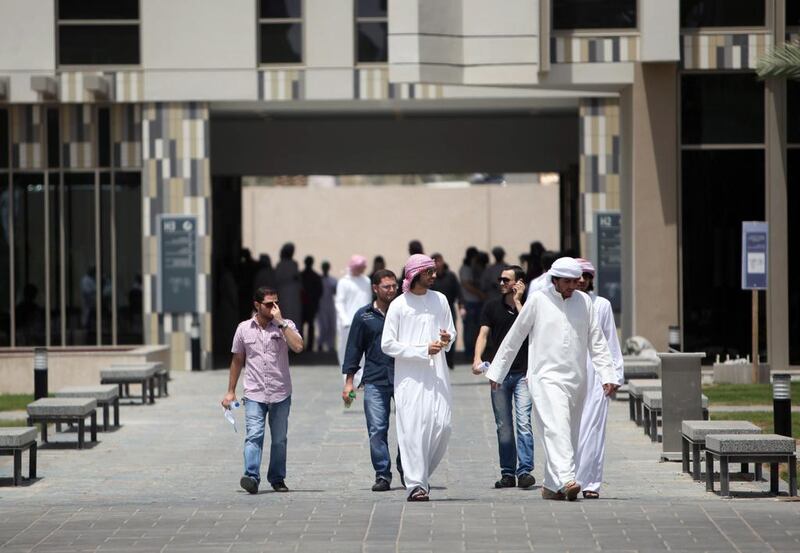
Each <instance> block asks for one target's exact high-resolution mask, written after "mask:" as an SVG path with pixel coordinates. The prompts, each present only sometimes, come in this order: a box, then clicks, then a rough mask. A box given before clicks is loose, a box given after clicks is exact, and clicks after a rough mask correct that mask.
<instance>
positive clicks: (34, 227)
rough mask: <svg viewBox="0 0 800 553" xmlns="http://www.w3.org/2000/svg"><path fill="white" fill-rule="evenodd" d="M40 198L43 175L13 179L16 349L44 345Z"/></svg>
mask: <svg viewBox="0 0 800 553" xmlns="http://www.w3.org/2000/svg"><path fill="white" fill-rule="evenodd" d="M44 195H45V186H44V175H42V174H41V173H17V174H15V175H14V215H13V218H14V220H13V225H14V244H13V248H14V259H15V262H14V283H15V287H14V288H15V294H14V297H15V309H14V310H15V313H16V345H17V346H43V345H45V342H46V335H45V286H46V283H45V282H46V278H47V276H46V274H45V247H44V245H45V239H44V224H45V210H44ZM0 228H2V227H0ZM6 290H7V289H6Z"/></svg>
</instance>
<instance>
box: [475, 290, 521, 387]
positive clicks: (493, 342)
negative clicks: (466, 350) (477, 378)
mask: <svg viewBox="0 0 800 553" xmlns="http://www.w3.org/2000/svg"><path fill="white" fill-rule="evenodd" d="M517 315H519V312H518V311H517V308H516V307H511V306H509V305H507V304H506V303H505V301H504V300H503V298H499V299H494V300H489V301H487V302H486V303H485V304H483V311H481V326H488V327H489V339H488V341H487V344H486V350H485V351H484V352H483V357H482V359H483V360H484V361H491V360H492V359H494V354H495V353H496V352H497V348H499V347H500V344H501V343H502V342H503V338H505V337H506V334H508V331H509V330H511V325H513V324H514V321H515V320H517ZM527 370H528V339H527V338H525V341H524V342H522V346H520V348H519V351H518V352H517V357H516V358H515V359H514V362H513V363H512V364H511V368H510V369H509V371H508V372H510V373H520V372H526V371H527Z"/></svg>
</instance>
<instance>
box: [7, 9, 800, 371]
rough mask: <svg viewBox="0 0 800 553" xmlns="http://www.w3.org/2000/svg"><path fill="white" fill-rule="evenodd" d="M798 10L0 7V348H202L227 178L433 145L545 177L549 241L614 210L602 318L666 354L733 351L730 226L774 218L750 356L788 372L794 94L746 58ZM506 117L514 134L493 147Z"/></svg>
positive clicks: (797, 157)
mask: <svg viewBox="0 0 800 553" xmlns="http://www.w3.org/2000/svg"><path fill="white" fill-rule="evenodd" d="M798 4H800V2H797V1H795V0H736V1H731V0H681V1H680V2H679V1H678V0H605V1H601V0H598V1H592V0H504V1H503V2H500V3H493V2H485V1H481V0H436V1H430V0H226V1H225V2H219V1H217V0H107V1H103V2H86V1H76V0H6V1H4V2H3V3H2V4H0V199H1V201H0V208H1V209H0V215H2V218H3V220H2V229H3V233H2V235H3V236H2V240H0V291H4V292H2V293H0V347H3V348H15V347H28V346H31V345H49V346H81V347H102V346H111V345H121V344H131V343H145V344H168V345H170V346H171V350H172V365H173V367H174V368H188V367H189V366H190V365H191V355H190V351H191V347H190V335H191V333H192V328H193V326H194V327H195V328H197V329H199V335H200V342H201V350H202V352H203V365H204V366H205V367H208V366H210V365H211V364H212V361H211V353H212V351H213V350H214V348H215V346H214V341H215V337H217V336H218V333H217V332H216V331H215V329H214V325H215V324H216V323H215V319H216V316H215V310H216V309H217V306H218V305H219V299H218V298H217V295H216V290H217V286H218V281H219V273H218V271H217V270H216V268H217V267H218V265H219V264H220V263H221V262H222V261H221V260H222V259H223V258H224V257H225V256H226V255H227V253H226V252H223V251H222V248H221V247H220V244H225V243H226V242H225V240H226V238H229V237H235V236H236V235H237V234H239V235H241V228H236V225H235V224H231V225H229V224H227V223H226V221H227V222H230V219H226V217H225V215H226V214H228V213H230V211H229V210H230V209H234V210H235V206H234V207H233V208H232V207H231V205H229V197H228V195H227V194H228V192H229V191H230V190H234V191H237V190H238V189H237V186H240V180H241V177H242V176H244V175H281V174H286V175H290V174H315V173H322V174H337V173H346V172H359V171H360V172H365V173H368V172H384V173H394V172H424V171H428V170H430V168H429V164H430V163H431V157H434V158H435V159H434V160H435V161H437V162H438V163H439V167H441V169H440V170H441V171H447V170H450V169H452V170H463V171H473V170H479V169H478V165H480V166H481V167H489V166H490V165H492V164H493V163H494V164H496V166H497V167H498V170H500V171H502V170H525V171H555V172H559V173H561V174H562V183H570V182H572V183H573V186H571V187H568V186H567V185H566V184H562V187H563V189H562V200H563V202H562V203H563V204H564V206H562V226H565V225H568V226H570V228H574V231H575V232H571V233H566V234H567V235H568V236H567V237H566V239H562V246H564V247H570V248H571V249H574V250H579V251H580V252H581V253H582V254H584V255H588V256H593V255H596V254H597V252H596V248H597V246H596V244H597V240H596V238H597V234H598V232H597V229H596V228H595V225H596V221H597V219H596V215H597V214H599V213H619V214H620V215H621V221H622V234H621V236H622V238H621V268H622V275H621V277H622V278H621V284H622V286H621V290H622V292H621V295H622V301H621V305H622V311H621V313H620V319H621V326H622V333H623V335H624V336H629V335H633V334H640V335H644V336H647V337H648V338H650V339H651V340H652V341H653V342H654V343H655V344H656V345H657V346H658V347H659V348H661V349H663V348H665V347H666V343H667V331H668V328H669V326H671V325H679V326H680V328H681V331H682V342H683V346H684V348H685V349H687V350H702V351H707V352H709V353H710V354H712V355H714V354H723V355H724V354H740V355H745V354H748V353H749V343H750V341H749V340H750V338H749V336H750V323H749V322H750V296H749V295H748V294H746V293H744V292H742V291H741V290H739V285H738V283H739V265H740V260H739V256H740V247H741V246H740V227H741V221H743V220H766V221H768V222H769V223H770V236H769V238H770V242H769V248H770V249H769V253H770V255H769V267H768V269H769V289H768V290H767V291H766V292H765V293H762V294H761V296H762V297H761V306H762V309H761V313H762V318H763V321H762V329H765V331H764V332H762V336H763V337H764V339H763V344H762V347H761V354H762V355H764V356H766V358H767V359H768V361H769V362H770V364H771V365H772V366H773V368H784V367H787V366H789V365H800V292H798V291H795V290H794V289H792V287H791V286H790V285H789V275H791V274H793V273H794V272H795V271H796V270H797V269H800V223H797V222H795V221H794V219H791V218H790V217H789V213H790V210H791V209H792V207H798V206H800V134H798V133H799V132H800V86H798V85H797V83H791V82H790V83H786V82H784V81H779V80H774V81H772V80H767V81H765V82H761V81H758V80H757V79H756V78H755V76H754V71H753V70H754V67H755V63H756V61H757V59H758V58H759V56H761V55H762V54H763V53H764V52H766V51H767V49H768V48H770V47H771V46H773V45H775V44H779V43H781V42H782V41H784V40H786V39H787V38H791V37H796V36H800V6H799V5H798ZM501 120H502V121H519V122H520V124H524V125H525V127H519V128H520V129H522V128H524V129H528V128H532V129H534V131H533V132H530V133H528V132H526V133H520V135H521V138H519V139H515V142H516V145H517V146H519V143H520V142H522V143H523V144H522V147H519V148H515V147H513V146H514V145H511V144H509V145H508V146H507V147H504V148H502V149H496V148H495V149H493V147H492V141H491V140H485V139H482V138H485V137H483V136H482V133H483V132H485V131H482V130H481V129H489V128H503V129H506V128H511V129H512V130H510V131H504V132H507V134H509V135H513V134H514V130H513V128H514V127H513V124H512V127H492V126H491V125H496V124H497V122H498V121H501ZM463 129H477V130H476V131H475V132H476V138H475V140H474V141H467V143H461V142H459V141H458V140H457V139H456V137H457V135H459V133H460V134H462V135H463ZM528 134H529V135H530V136H528V139H529V142H527V141H526V140H525V136H527V135H528ZM392 136H394V137H397V136H399V137H405V138H406V139H405V140H403V141H397V140H396V141H395V142H392V140H391V138H387V137H392ZM365 137H366V138H365ZM442 140H444V141H445V142H446V143H447V144H452V148H445V149H442V150H441V152H440V153H439V154H438V155H437V156H431V155H426V154H429V153H430V152H439V150H437V149H436V147H437V144H440V143H441V142H442ZM398 152H399V153H400V154H402V155H398ZM234 203H235V202H234ZM174 215H187V216H192V217H194V221H196V229H195V230H196V236H197V243H196V252H195V253H196V259H195V261H196V263H195V265H194V267H195V270H194V273H195V274H194V278H193V282H192V286H191V290H192V294H194V302H193V304H194V308H193V310H192V312H168V311H165V309H164V307H163V290H161V286H162V283H161V282H160V280H159V277H160V275H162V274H163V271H162V267H161V264H162V263H163V261H164V260H163V256H162V254H163V252H162V251H161V244H162V242H160V240H159V237H160V232H161V231H162V230H163V228H162V227H161V226H160V225H161V221H162V219H163V217H164V216H174ZM234 219H235V218H234ZM193 232H194V231H193ZM286 238H287V240H291V235H290V234H287V237H286ZM5 291H7V292H5ZM217 341H220V340H219V339H218V338H217ZM225 346H227V344H225V345H222V346H220V348H221V349H223V350H224V349H225Z"/></svg>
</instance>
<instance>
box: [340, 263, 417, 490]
mask: <svg viewBox="0 0 800 553" xmlns="http://www.w3.org/2000/svg"><path fill="white" fill-rule="evenodd" d="M372 291H373V292H374V294H375V301H373V302H372V303H370V304H367V305H365V306H364V307H362V308H360V309H359V310H358V311H356V313H355V315H354V316H353V323H352V325H351V326H350V334H349V335H348V337H347V346H346V347H345V354H344V364H343V365H342V373H344V374H345V376H346V380H345V384H344V389H343V390H342V399H343V400H344V402H345V405H348V406H349V405H350V402H352V401H353V400H352V398H350V392H352V391H353V377H354V375H355V374H356V372H358V369H359V365H360V363H361V358H362V356H363V357H364V374H363V376H362V377H361V385H362V386H363V387H364V414H365V415H366V418H367V432H368V433H369V451H370V456H371V457H372V466H373V468H374V469H375V484H374V485H373V486H372V491H373V492H385V491H388V490H389V489H391V484H392V470H391V469H392V460H391V455H390V453H389V440H388V437H389V414H390V413H391V406H392V398H393V397H394V359H393V358H392V357H389V356H388V355H386V354H385V353H383V350H381V337H382V335H383V323H384V321H385V320H386V310H387V309H388V308H389V304H390V303H391V301H392V300H393V299H394V298H395V296H396V295H397V277H396V276H395V274H394V273H393V272H392V271H389V270H387V269H382V270H380V271H376V272H375V273H374V274H373V275H372ZM397 472H398V473H399V474H400V480H401V481H402V479H403V467H402V466H401V464H400V451H399V449H398V452H397ZM404 485H405V484H404Z"/></svg>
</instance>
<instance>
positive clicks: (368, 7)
mask: <svg viewBox="0 0 800 553" xmlns="http://www.w3.org/2000/svg"><path fill="white" fill-rule="evenodd" d="M387 3H388V0H357V3H356V16H357V17H386V16H387V11H386V5H387Z"/></svg>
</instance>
